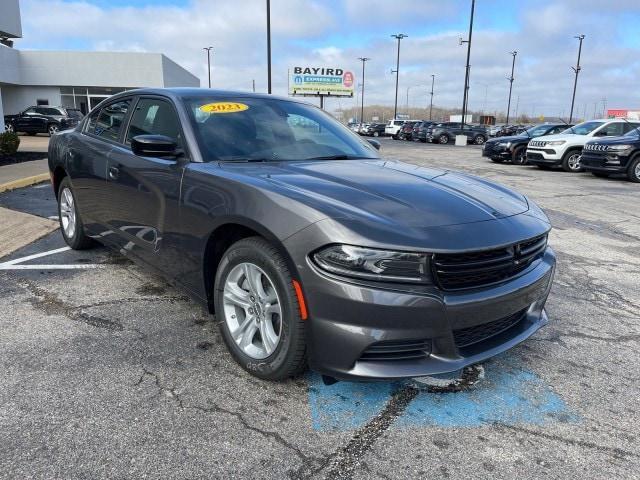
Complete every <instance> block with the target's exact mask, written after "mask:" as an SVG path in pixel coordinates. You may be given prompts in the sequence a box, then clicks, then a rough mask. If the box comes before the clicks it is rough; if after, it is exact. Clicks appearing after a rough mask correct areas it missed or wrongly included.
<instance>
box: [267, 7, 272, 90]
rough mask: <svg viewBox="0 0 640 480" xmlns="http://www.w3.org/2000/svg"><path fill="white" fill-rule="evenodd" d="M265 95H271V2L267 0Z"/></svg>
mask: <svg viewBox="0 0 640 480" xmlns="http://www.w3.org/2000/svg"><path fill="white" fill-rule="evenodd" d="M267 93H268V94H269V95H271V0H267Z"/></svg>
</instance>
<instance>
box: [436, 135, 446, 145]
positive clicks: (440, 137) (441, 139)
mask: <svg viewBox="0 0 640 480" xmlns="http://www.w3.org/2000/svg"><path fill="white" fill-rule="evenodd" d="M438 143H442V144H445V143H449V137H448V136H447V135H444V134H443V135H440V136H439V137H438Z"/></svg>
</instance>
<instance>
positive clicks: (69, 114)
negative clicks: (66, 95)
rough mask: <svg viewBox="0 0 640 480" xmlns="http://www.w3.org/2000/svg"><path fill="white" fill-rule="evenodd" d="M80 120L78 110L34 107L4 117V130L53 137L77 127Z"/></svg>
mask: <svg viewBox="0 0 640 480" xmlns="http://www.w3.org/2000/svg"><path fill="white" fill-rule="evenodd" d="M81 119H82V114H81V113H80V110H76V109H72V108H66V107H50V106H36V107H29V108H27V109H26V110H23V111H22V112H20V113H18V114H17V115H5V116H4V124H5V129H6V130H7V131H9V132H16V133H21V132H24V133H27V134H29V135H35V134H36V133H48V134H49V136H52V135H54V134H55V133H57V132H58V131H60V130H66V129H68V128H73V127H75V126H76V125H78V122H79V121H80V120H81Z"/></svg>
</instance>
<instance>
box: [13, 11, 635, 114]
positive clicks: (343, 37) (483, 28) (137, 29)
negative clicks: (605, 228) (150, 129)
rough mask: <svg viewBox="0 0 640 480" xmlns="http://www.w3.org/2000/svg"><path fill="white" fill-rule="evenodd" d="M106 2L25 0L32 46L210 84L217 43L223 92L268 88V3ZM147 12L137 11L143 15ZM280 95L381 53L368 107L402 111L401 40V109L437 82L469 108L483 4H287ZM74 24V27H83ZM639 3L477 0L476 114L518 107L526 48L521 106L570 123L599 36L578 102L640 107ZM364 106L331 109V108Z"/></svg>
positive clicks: (279, 41) (448, 98)
mask: <svg viewBox="0 0 640 480" xmlns="http://www.w3.org/2000/svg"><path fill="white" fill-rule="evenodd" d="M124 3H126V2H119V3H118V4H116V6H105V2H102V3H100V4H98V5H96V4H92V3H91V2H89V1H80V0H76V1H63V0H23V1H22V3H21V6H22V17H23V27H24V28H23V30H24V39H23V40H19V41H18V42H16V43H17V46H18V48H37V49H69V48H71V49H88V50H93V49H95V50H115V51H122V50H124V51H151V52H162V53H165V54H166V55H168V56H169V57H170V58H171V59H173V60H174V61H176V62H178V63H179V64H181V65H182V66H184V67H185V68H187V69H188V70H190V71H192V72H193V73H194V74H196V75H197V76H199V77H200V78H201V79H202V84H203V85H204V84H205V80H206V77H207V72H206V56H205V53H204V51H203V50H202V47H205V46H209V45H211V46H213V57H212V82H213V85H214V86H215V87H218V88H224V89H241V90H248V89H250V88H251V81H252V80H253V79H255V80H256V88H257V89H258V90H259V91H264V90H265V89H266V32H265V2H264V0H244V1H241V2H240V1H238V0H235V1H232V0H215V1H214V0H193V1H191V2H186V3H185V2H180V3H179V4H177V5H171V4H168V2H167V1H164V2H162V4H155V5H154V4H153V2H151V1H145V2H144V4H143V5H142V6H138V7H136V6H120V5H122V4H124ZM132 3H133V2H130V3H129V5H131V4H132ZM271 4H272V49H273V81H274V93H277V94H282V95H285V94H286V86H287V78H286V72H287V68H289V67H291V66H293V65H297V64H309V65H314V64H330V65H331V66H339V67H343V68H345V69H347V70H351V71H353V72H355V73H356V83H359V82H360V79H359V76H360V71H361V63H360V62H359V61H358V60H357V58H358V57H361V56H367V57H371V60H370V61H369V62H367V64H366V68H367V74H366V82H367V83H366V103H368V104H372V103H379V104H387V105H389V104H393V98H394V88H395V75H393V74H392V73H391V69H392V68H395V58H396V48H397V43H396V40H395V39H393V38H391V37H390V34H392V33H397V32H398V31H402V32H404V33H407V34H408V35H409V37H408V38H405V39H404V40H402V43H401V68H400V78H399V84H400V89H399V95H398V97H399V99H400V100H399V103H400V104H401V105H404V104H405V103H406V102H407V90H408V92H409V103H410V104H411V105H414V106H424V105H426V104H427V102H428V96H427V90H428V89H429V88H430V82H431V74H432V73H433V74H435V75H436V87H435V96H434V102H435V104H437V105H441V106H445V107H457V106H458V105H461V102H462V90H463V82H464V64H465V56H466V48H465V46H460V45H459V43H458V38H459V37H460V36H461V35H462V36H466V30H467V27H468V19H469V2H468V1H467V0H456V1H452V2H443V1H425V0H416V1H410V0H395V1H393V2H391V1H389V0H348V1H338V0H331V1H319V0H318V1H302V0H273V1H272V2H271ZM70 20H73V21H70ZM638 24H640V4H638V3H637V1H633V0H632V1H626V0H620V1H617V2H598V1H596V0H567V1H565V2H561V3H560V2H553V1H550V0H546V1H545V0H536V1H533V0H531V1H526V2H516V3H514V2H507V1H505V0H486V1H483V2H477V15H476V21H475V24H474V35H473V44H472V56H471V87H470V100H469V104H470V107H471V108H474V109H480V108H484V109H486V110H488V111H494V110H497V111H504V110H505V109H506V104H507V94H508V81H507V79H506V77H507V76H508V75H509V73H510V68H511V56H510V55H509V53H508V52H509V51H511V50H514V49H515V50H518V52H519V53H518V56H517V60H516V72H515V78H516V80H515V82H514V84H513V86H514V97H513V98H514V99H513V103H514V104H515V103H517V104H518V106H519V108H520V109H521V110H520V111H521V112H526V113H530V114H531V113H535V114H536V115H537V114H540V113H544V114H546V115H558V114H560V113H561V112H562V111H563V110H565V115H566V114H568V109H569V106H570V102H571V91H572V87H573V72H572V70H571V69H570V67H571V66H572V65H575V61H576V56H577V48H578V42H577V40H576V39H575V38H574V35H576V34H578V33H584V34H585V35H586V38H585V41H584V47H583V53H582V61H581V63H582V71H581V73H580V79H579V84H578V93H577V96H576V104H577V105H578V106H579V111H580V112H582V111H583V109H584V106H585V104H586V105H587V106H588V111H590V112H592V110H593V105H594V103H595V102H600V101H601V99H602V98H603V97H606V98H607V104H608V105H609V106H611V107H614V106H618V107H635V108H640V98H639V95H638V89H637V78H638V73H640V41H639V40H638V39H634V35H635V30H634V29H635V28H636V26H637V25H638ZM350 103H353V104H355V99H342V100H340V101H339V102H338V101H337V100H331V101H329V102H327V105H328V106H329V108H335V107H337V106H338V105H341V106H343V107H344V106H348V105H349V104H350Z"/></svg>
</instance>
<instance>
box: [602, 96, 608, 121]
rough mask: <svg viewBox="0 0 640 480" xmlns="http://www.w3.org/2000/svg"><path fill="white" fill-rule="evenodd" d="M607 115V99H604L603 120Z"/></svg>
mask: <svg viewBox="0 0 640 480" xmlns="http://www.w3.org/2000/svg"><path fill="white" fill-rule="evenodd" d="M606 115H607V97H602V118H606Z"/></svg>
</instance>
